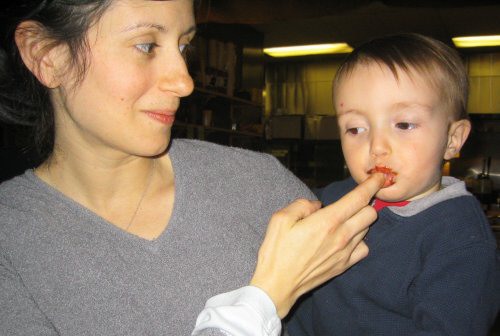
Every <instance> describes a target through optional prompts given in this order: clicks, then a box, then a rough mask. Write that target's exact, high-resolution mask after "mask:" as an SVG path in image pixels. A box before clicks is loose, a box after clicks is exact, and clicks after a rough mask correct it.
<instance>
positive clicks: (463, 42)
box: [451, 35, 500, 48]
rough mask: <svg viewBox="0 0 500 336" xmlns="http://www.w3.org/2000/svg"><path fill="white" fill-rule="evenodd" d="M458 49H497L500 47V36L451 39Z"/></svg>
mask: <svg viewBox="0 0 500 336" xmlns="http://www.w3.org/2000/svg"><path fill="white" fill-rule="evenodd" d="M451 40H452V41H453V43H454V44H455V46H456V47H457V48H475V47H497V46H500V35H490V36H460V37H453V38H452V39H451Z"/></svg>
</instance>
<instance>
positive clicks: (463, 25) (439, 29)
mask: <svg viewBox="0 0 500 336" xmlns="http://www.w3.org/2000/svg"><path fill="white" fill-rule="evenodd" d="M199 21H200V22H215V23H227V24H243V25H250V26H252V27H253V28H255V29H256V30H258V31H260V32H262V33H263V34H264V46H265V47H271V46H285V45H294V44H304V43H309V44H311V43H327V42H348V43H349V44H351V46H356V45H358V44H359V43H361V42H363V41H365V40H367V39H370V38H372V37H375V36H379V35H384V34H389V33H394V32H403V31H405V32H417V33H421V34H426V35H429V36H433V37H435V38H437V39H440V40H442V41H444V42H447V43H450V41H451V37H453V36H458V35H460V36H463V35H485V34H487V35H500V1H499V0H496V1H492V0H476V1H463V0H455V1H430V0H424V1H409V0H379V1H373V0H343V1H342V0H308V1H300V0H288V1H286V0H271V1H264V0H204V2H202V4H201V10H200V17H199Z"/></svg>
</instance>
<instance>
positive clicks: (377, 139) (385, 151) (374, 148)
mask: <svg viewBox="0 0 500 336" xmlns="http://www.w3.org/2000/svg"><path fill="white" fill-rule="evenodd" d="M390 153H391V146H390V144H389V140H388V139H387V137H386V136H384V135H383V134H382V133H381V132H376V133H374V134H372V137H371V143H370V154H371V155H372V156H375V157H383V156H387V155H389V154H390Z"/></svg>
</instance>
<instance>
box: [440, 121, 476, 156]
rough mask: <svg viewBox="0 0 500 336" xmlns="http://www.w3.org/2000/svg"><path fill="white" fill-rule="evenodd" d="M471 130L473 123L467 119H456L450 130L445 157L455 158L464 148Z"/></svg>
mask: <svg viewBox="0 0 500 336" xmlns="http://www.w3.org/2000/svg"><path fill="white" fill-rule="evenodd" d="M470 130H471V123H470V121H469V120H467V119H461V120H457V121H454V122H453V123H452V124H451V125H450V128H449V130H448V144H447V146H446V150H445V152H444V159H445V160H450V159H452V158H454V157H455V156H456V155H457V154H458V153H459V152H460V149H462V146H463V145H464V143H465V140H467V137H468V136H469V133H470Z"/></svg>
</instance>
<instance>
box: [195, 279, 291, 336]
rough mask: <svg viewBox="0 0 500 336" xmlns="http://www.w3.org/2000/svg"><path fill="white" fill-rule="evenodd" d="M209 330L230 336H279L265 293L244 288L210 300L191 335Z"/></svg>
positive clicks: (278, 326) (275, 315)
mask: <svg viewBox="0 0 500 336" xmlns="http://www.w3.org/2000/svg"><path fill="white" fill-rule="evenodd" d="M211 328H214V329H219V330H220V331H221V332H224V333H225V334H228V335H231V336H278V335H279V334H280V332H281V320H280V318H279V317H278V314H277V312H276V307H275V306H274V303H273V301H272V300H271V298H270V297H269V296H268V295H267V294H266V292H264V291H263V290H262V289H260V288H258V287H255V286H245V287H242V288H240V289H237V290H235V291H232V292H228V293H223V294H219V295H217V296H214V297H212V298H210V299H209V300H208V301H207V303H206V304H205V309H203V311H202V312H201V313H200V314H199V315H198V319H197V320H196V327H195V329H194V331H193V333H192V335H198V334H200V333H201V332H202V331H203V330H204V329H211Z"/></svg>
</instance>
